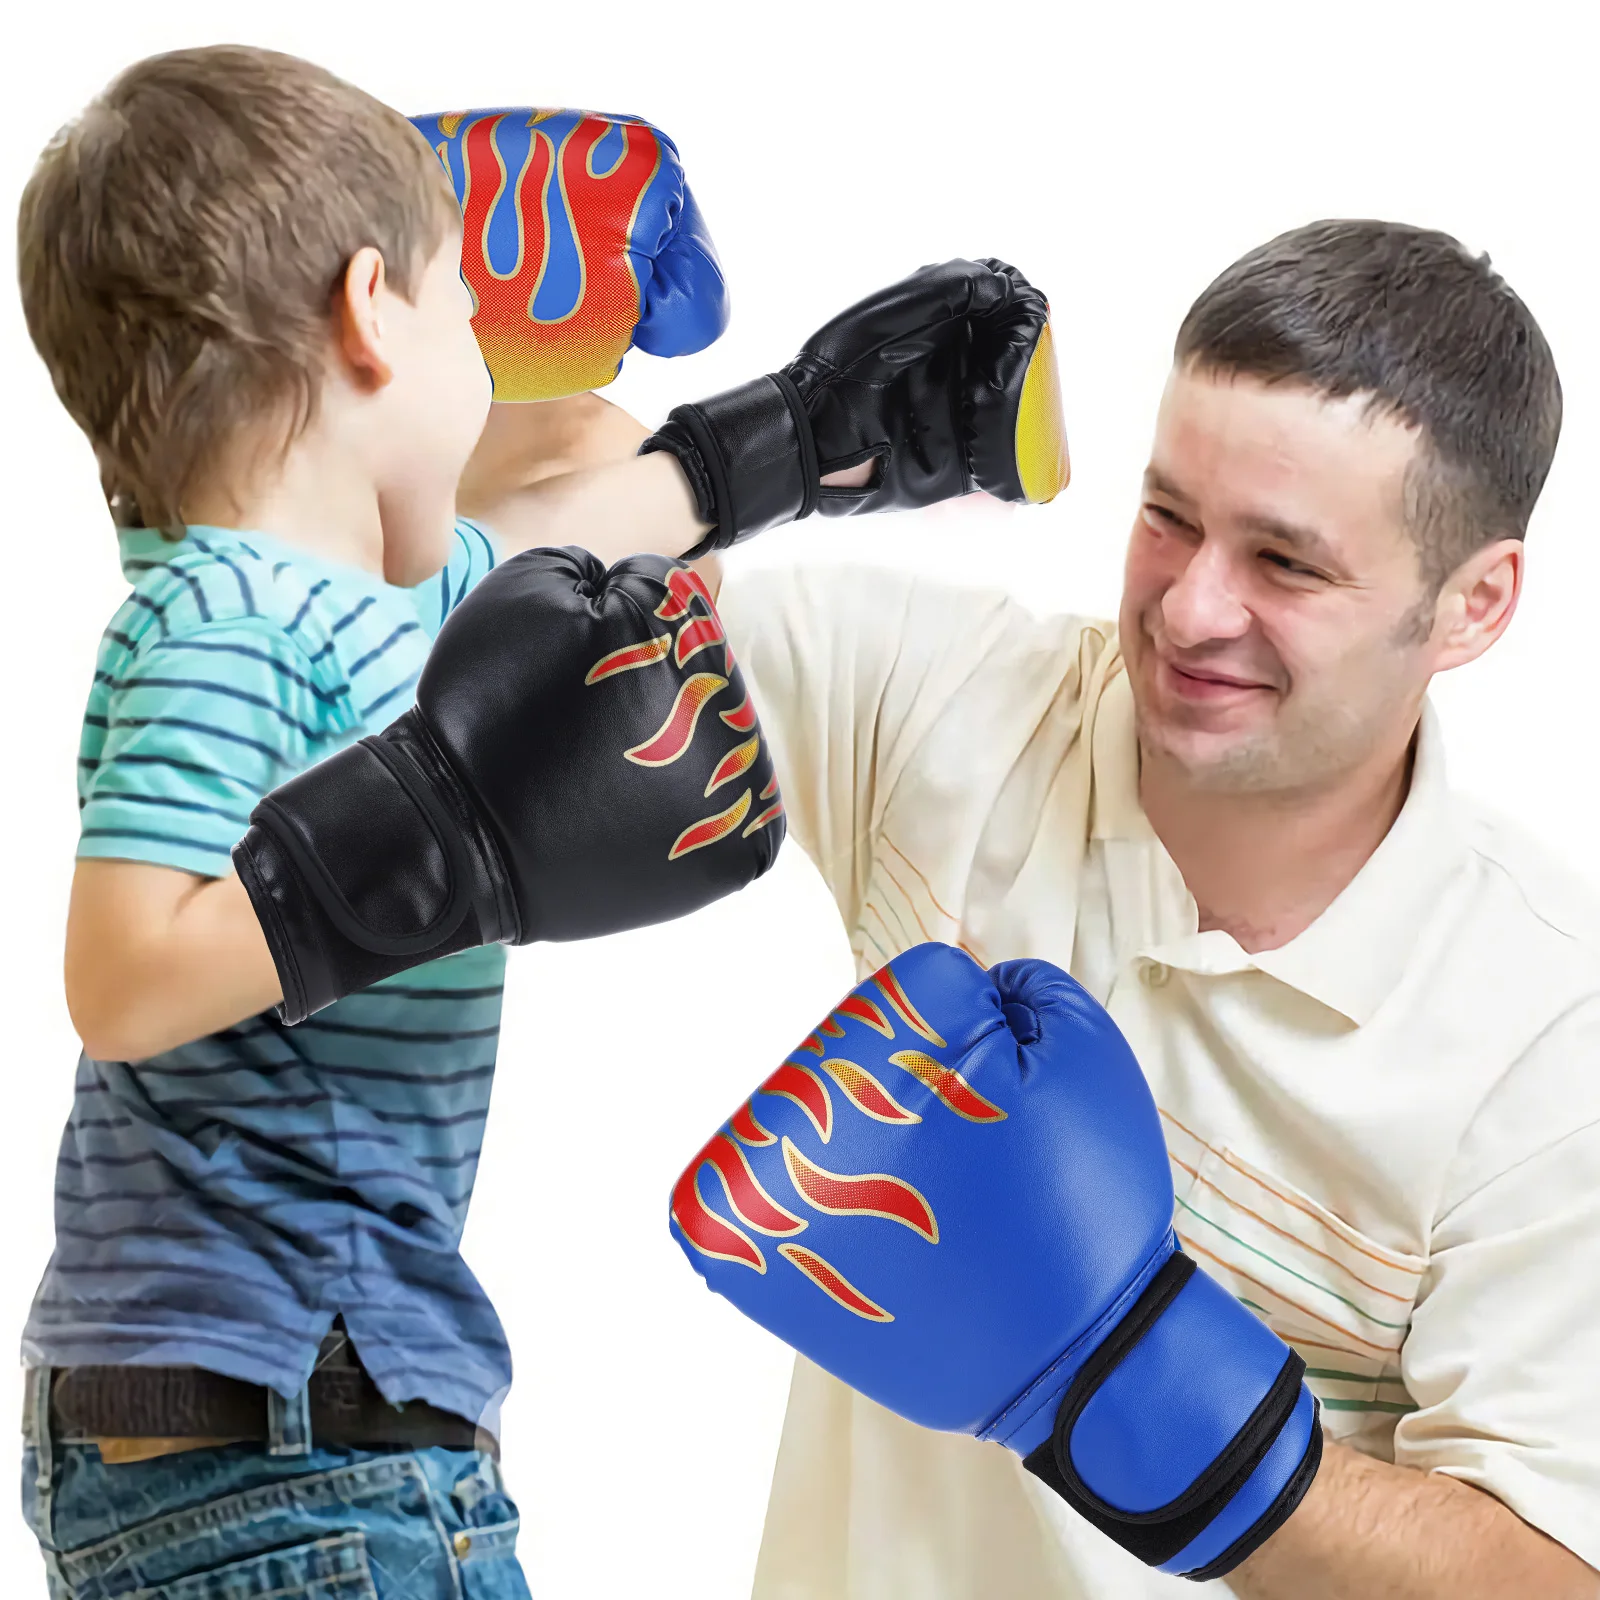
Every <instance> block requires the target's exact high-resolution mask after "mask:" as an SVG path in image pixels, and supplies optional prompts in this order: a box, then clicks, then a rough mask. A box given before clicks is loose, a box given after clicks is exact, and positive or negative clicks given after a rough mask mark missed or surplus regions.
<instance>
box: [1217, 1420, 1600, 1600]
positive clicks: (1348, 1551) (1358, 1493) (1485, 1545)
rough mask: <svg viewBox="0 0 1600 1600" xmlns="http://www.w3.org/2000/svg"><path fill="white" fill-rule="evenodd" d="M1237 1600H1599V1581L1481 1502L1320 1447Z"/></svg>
mask: <svg viewBox="0 0 1600 1600" xmlns="http://www.w3.org/2000/svg"><path fill="white" fill-rule="evenodd" d="M1228 1582H1229V1584H1230V1585H1231V1586H1232V1588H1233V1591H1234V1593H1235V1594H1237V1595H1238V1596H1240V1600H1531V1597H1533V1596H1537V1597H1538V1600H1600V1574H1597V1573H1596V1572H1595V1571H1594V1569H1593V1568H1592V1567H1589V1566H1586V1565H1585V1564H1584V1563H1583V1562H1582V1561H1580V1560H1579V1559H1578V1558H1577V1557H1576V1556H1575V1555H1573V1554H1572V1552H1571V1551H1570V1550H1568V1549H1566V1548H1565V1547H1564V1546H1563V1545H1559V1544H1557V1543H1556V1542H1555V1541H1554V1540H1553V1539H1550V1538H1548V1537H1546V1535H1544V1534H1542V1533H1540V1532H1539V1531H1538V1530H1537V1529H1536V1528H1532V1527H1530V1526H1529V1525H1528V1524H1527V1523H1526V1522H1524V1521H1523V1520H1522V1519H1521V1518H1520V1517H1518V1516H1517V1515H1515V1513H1513V1512H1512V1511H1510V1510H1508V1509H1507V1508H1506V1507H1505V1506H1503V1505H1502V1504H1501V1503H1500V1502H1499V1501H1498V1500H1496V1499H1494V1498H1493V1497H1492V1496H1491V1495H1487V1494H1483V1493H1480V1492H1479V1491H1478V1490H1476V1489H1473V1488H1471V1487H1469V1486H1468V1485H1467V1484H1464V1483H1460V1482H1458V1481H1457V1480H1456V1479H1454V1478H1448V1477H1445V1476H1443V1475H1441V1474H1439V1473H1425V1472H1418V1471H1416V1470H1415V1469H1414V1468H1411V1467H1397V1466H1392V1465H1390V1464H1389V1463H1387V1462H1383V1461H1374V1460H1372V1459H1371V1458H1370V1457H1367V1456H1364V1455H1362V1454H1360V1453H1359V1452H1358V1451H1355V1450H1352V1449H1350V1448H1348V1447H1347V1446H1344V1445H1337V1444H1334V1443H1332V1442H1331V1441H1330V1442H1329V1443H1328V1445H1327V1448H1326V1450H1325V1451H1324V1454H1323V1458H1322V1468H1321V1470H1320V1471H1319V1472H1318V1474H1317V1478H1316V1481H1315V1482H1314V1483H1313V1484H1312V1486H1311V1490H1310V1493H1308V1494H1307V1496H1306V1498H1305V1500H1304V1501H1303V1502H1302V1503H1301V1505H1300V1508H1299V1509H1298V1510H1297V1511H1296V1512H1295V1514H1294V1515H1293V1516H1292V1517H1290V1518H1289V1520H1288V1521H1287V1522H1286V1523H1284V1525H1283V1527H1282V1528H1280V1529H1279V1530H1278V1532H1277V1533H1276V1534H1274V1535H1273V1536H1272V1538H1271V1539H1269V1540H1268V1541H1267V1542H1266V1544H1265V1545H1263V1546H1262V1547H1261V1549H1260V1550H1258V1551H1257V1552H1256V1553H1255V1554H1254V1555H1253V1556H1251V1557H1250V1559H1249V1560H1248V1561H1246V1562H1245V1563H1244V1565H1243V1566H1242V1567H1240V1568H1239V1569H1238V1570H1237V1571H1236V1572H1234V1573H1232V1574H1230V1576H1229V1578H1228Z"/></svg>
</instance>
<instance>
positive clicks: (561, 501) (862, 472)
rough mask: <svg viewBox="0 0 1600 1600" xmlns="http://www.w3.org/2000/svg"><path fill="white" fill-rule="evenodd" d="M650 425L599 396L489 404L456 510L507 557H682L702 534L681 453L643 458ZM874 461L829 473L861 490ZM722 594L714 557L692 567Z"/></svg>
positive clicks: (836, 482) (832, 479)
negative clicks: (550, 550) (574, 551)
mask: <svg viewBox="0 0 1600 1600" xmlns="http://www.w3.org/2000/svg"><path fill="white" fill-rule="evenodd" d="M649 435H650V430H649V429H648V428H646V427H645V426H644V424H643V423H641V422H639V421H637V420H636V419H635V418H634V417H631V416H630V415H629V414H628V413H627V412H626V411H624V410H623V409H622V408H621V407H620V406H616V405H613V404H612V403H611V402H610V401H609V400H604V399H602V398H601V397H600V396H599V395H597V394H579V395H573V396H571V397H570V398H569V399H566V400H545V401H540V402H536V403H530V404H520V405H502V404H496V405H493V406H491V407H490V408H489V420H488V422H487V423H486V424H485V426H484V430H483V434H482V436H481V437H480V438H479V440H478V445H477V448H476V449H475V450H474V451H473V453H472V459H471V460H470V461H469V462H468V463H467V469H466V471H465V472H464V473H463V474H462V478H461V486H460V488H459V489H458V490H457V492H456V507H457V509H458V510H459V511H460V512H461V514H462V515H463V516H466V517H471V518H473V519H474V520H476V521H480V522H482V523H483V524H484V525H485V526H486V527H489V528H491V529H493V531H494V534H495V538H496V541H497V542H498V543H499V545H500V547H501V548H502V550H504V551H505V552H506V553H507V554H508V555H510V554H514V553H515V552H517V551H519V550H531V549H533V548H534V547H535V546H537V545H568V544H575V545H579V546H581V547H582V548H583V549H585V550H589V551H592V552H593V553H594V554H595V555H597V556H598V557H599V558H600V559H601V560H602V561H604V562H605V563H606V565H607V566H610V565H612V564H613V563H614V562H617V561H620V560H622V559H623V557H624V556H631V555H638V554H641V553H645V552H648V553H650V554H652V555H662V556H672V557H674V558H676V557H678V556H681V555H682V554H683V553H684V551H686V550H690V549H692V548H693V547H694V546H695V545H697V544H698V543H699V542H700V541H701V539H703V538H704V537H705V535H706V533H707V531H708V529H709V526H710V525H709V524H708V523H704V522H702V521H700V519H699V516H698V514H697V513H696V511H695V504H694V496H693V495H692V494H691V493H690V490H689V484H688V480H687V479H685V477H684V475H683V468H682V467H681V466H679V464H678V459H677V457H676V456H674V455H672V454H670V453H669V452H667V451H664V450H663V451H658V452H656V453H655V454H653V455H648V456H641V455H639V453H638V450H639V446H640V445H641V444H643V443H644V441H645V440H646V439H647V438H648V437H649ZM872 470H873V464H872V462H870V461H864V462H862V463H861V464H860V465H859V466H855V467H847V468H845V469H844V470H843V471H840V472H830V473H829V474H828V475H827V476H826V477H824V478H822V479H821V480H820V481H821V482H822V483H823V484H825V485H826V486H827V487H829V488H841V489H858V488H860V487H862V486H863V485H864V484H866V483H867V482H868V481H869V480H870V478H871V477H872ZM694 567H695V570H696V571H697V572H699V573H700V575H701V577H702V578H704V579H705V581H706V583H707V585H708V586H709V588H710V590H711V593H712V594H713V595H715V594H716V592H717V589H718V587H719V586H720V585H721V582H722V567H721V563H720V562H719V561H718V560H717V558H716V557H715V556H714V555H707V556H703V557H701V558H700V559H699V560H698V561H696V562H695V563H694Z"/></svg>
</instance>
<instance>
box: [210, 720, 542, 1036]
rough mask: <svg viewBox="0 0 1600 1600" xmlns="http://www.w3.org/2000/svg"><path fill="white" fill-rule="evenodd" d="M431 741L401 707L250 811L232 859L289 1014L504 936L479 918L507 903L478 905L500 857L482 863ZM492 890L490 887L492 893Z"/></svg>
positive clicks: (482, 846)
mask: <svg viewBox="0 0 1600 1600" xmlns="http://www.w3.org/2000/svg"><path fill="white" fill-rule="evenodd" d="M430 743H431V741H430V740H429V738H428V735H427V731H426V729H425V728H423V727H422V725H421V723H420V720H419V719H418V718H417V714H416V713H415V712H414V711H412V712H408V713H406V715H405V716H404V717H402V718H400V719H399V721H398V722H397V723H396V724H395V725H394V726H393V727H391V728H390V729H388V730H386V731H385V732H384V733H382V734H377V735H371V736H369V737H367V738H365V739H362V740H360V741H358V742H357V743H356V744H354V745H352V746H350V748H349V749H347V750H342V751H340V752H339V753H338V754H337V755H334V756H330V757H329V758H328V759H327V760H326V761H321V762H318V763H317V764H316V766H314V767H311V768H308V769H307V770H306V771H305V772H303V773H301V774H300V775H299V776H298V777H296V778H292V779H290V780H289V782H288V783H286V784H284V785H282V786H281V787H280V788H278V789H276V790H274V791H273V792H272V793H271V794H269V795H268V796H266V797H265V798H264V799H263V800H262V801H261V802H260V803H259V804H258V805H257V806H256V808H255V810H254V811H253V812H252V813H251V815H250V823H251V826H250V829H249V831H248V832H247V833H246V834H245V836H244V838H243V839H241V840H240V841H239V843H238V844H237V845H235V846H234V850H233V859H234V864H235V867H236V868H237V870H238V873H239V877H240V880H241V881H242V882H243V884H244V886H245V889H246V891H247V892H248V894H249V895H250V899H251V903H252V905H253V906H254V908H255V911H256V915H257V917H258V919H259V920H260V923H261V927H262V931H263V933H264V934H265V935H266V939H267V944H268V947H269V949H270V950H271V952H272V957H273V961H274V964H275V965H276V966H277V969H278V976H279V979H280V980H281V982H282V984H283V991H284V997H283V1004H282V1005H281V1006H280V1007H279V1015H280V1016H281V1017H282V1018H283V1020H284V1021H285V1022H288V1023H295V1022H301V1021H304V1020H305V1018H306V1017H308V1016H310V1015H311V1014H312V1013H313V1012H314V1011H318V1010H320V1009H321V1008H322V1007H323V1006H325V1005H329V1004H331V1003H332V1002H333V1001H334V1000H336V999H338V998H339V997H340V996H341V995H343V994H348V993H350V992H351V991H352V990H354V989H359V988H365V987H366V986H367V985H368V984H371V983H375V982H377V981H378V980H379V979H380V978H383V977H388V976H391V975H392V974H394V973H396V972H401V971H404V970H405V969H406V968H407V967H410V966H414V965H416V964H417V963H418V962H419V961H422V960H425V959H428V958H430V957H433V956H437V955H445V954H448V953H451V952H453V951H454V950H456V949H459V948H465V947H466V945H467V944H473V943H483V942H488V941H489V940H492V939H494V938H497V937H499V933H500V930H499V929H498V928H497V927H495V926H493V925H489V926H479V924H480V923H484V924H490V923H491V922H492V921H494V922H498V921H501V920H503V916H501V915H500V913H502V912H503V911H504V910H505V909H507V908H504V907H499V906H493V909H492V910H490V915H489V916H485V915H483V914H482V913H483V911H484V910H485V909H488V908H486V907H483V906H480V904H479V902H480V901H482V900H483V898H484V896H483V894H482V889H483V887H484V885H485V884H486V883H487V884H493V883H495V882H496V881H497V874H498V872H499V869H498V866H497V864H496V863H495V862H494V861H493V860H490V861H486V862H485V863H484V864H483V866H482V867H480V865H479V863H477V862H475V861H474V860H473V857H472V851H471V849H470V848H469V845H468V842H467V841H468V839H469V838H471V839H472V841H473V843H474V844H475V846H476V848H477V849H478V850H479V851H480V852H482V851H488V852H490V854H491V856H493V855H494V847H493V844H492V841H490V840H488V839H487V838H486V837H485V836H483V835H482V832H481V830H480V829H478V828H477V827H476V825H475V824H474V822H473V821H472V819H471V813H470V810H469V808H468V807H467V806H466V804H465V801H464V799H463V798H462V797H461V796H459V795H458V794H456V793H454V789H455V786H454V782H453V779H451V777H450V775H449V773H448V769H446V768H445V766H444V764H443V762H442V761H440V760H438V759H437V757H436V756H434V757H433V759H430V754H431V752H430V751H429V749H428V746H429V744H430ZM451 800H454V801H455V802H456V803H455V804H454V805H453V806H452V805H451V804H450V803H449V802H450V801H451ZM453 812H454V813H458V814H452V813H453ZM485 869H487V870H485ZM497 899H498V896H495V895H493V894H492V892H491V896H490V901H491V905H493V901H494V900H497ZM475 909H476V910H478V911H479V913H480V914H479V915H478V916H476V917H473V916H472V915H471V914H472V913H473V912H474V910H475ZM469 919H470V920H471V922H472V927H471V928H470V929H468V930H467V936H466V937H465V938H458V937H457V935H458V934H460V933H461V931H462V929H463V925H464V924H466V923H467V922H468V921H469ZM513 920H514V919H513Z"/></svg>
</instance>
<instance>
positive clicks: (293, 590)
mask: <svg viewBox="0 0 1600 1600" xmlns="http://www.w3.org/2000/svg"><path fill="white" fill-rule="evenodd" d="M122 570H123V573H124V575H125V576H126V577H127V579H128V581H129V584H130V586H131V592H130V593H129V596H128V598H127V600H126V601H125V602H124V603H123V605H122V607H121V609H120V611H119V613H118V617H117V620H116V622H114V623H113V629H114V630H115V631H116V632H118V633H120V634H122V636H123V638H124V639H125V640H127V641H128V642H131V643H138V644H145V645H148V644H153V643H155V642H157V641H159V640H164V639H171V638H178V637H188V636H191V635H194V634H200V633H206V632H212V631H225V632H226V631H237V632H240V633H257V634H261V635H281V636H282V637H283V639H284V640H285V642H286V644H287V645H288V647H289V648H290V649H292V650H294V651H297V652H300V653H303V654H305V655H306V656H307V657H308V658H316V657H318V656H319V654H320V655H331V654H333V653H334V651H332V650H328V649H326V646H328V645H329V644H330V643H331V642H332V641H334V640H336V639H337V638H338V637H339V635H340V634H342V633H343V632H345V631H346V630H347V629H348V628H350V627H351V626H352V625H353V624H354V623H355V622H356V621H357V620H359V615H360V613H361V612H362V611H365V610H368V609H371V608H373V607H377V606H380V605H381V604H382V602H383V600H384V598H385V595H384V591H385V589H386V585H384V584H383V583H382V582H381V581H379V580H377V579H374V578H368V577H367V576H366V575H365V574H362V573H359V572H357V571H355V570H354V569H348V568H339V567H335V566H333V565H332V564H330V563H324V562H319V561H317V560H315V559H314V558H312V557H309V556H306V557H302V556H300V555H299V554H298V553H297V552H289V551H285V550H284V549H283V548H282V547H281V546H279V545H277V544H269V543H268V542H267V541H265V540H262V539H258V538H256V539H253V538H251V537H250V536H249V535H245V534H234V533H223V532H222V531H220V530H213V529H204V530H191V531H190V532H189V534H188V535H187V536H186V537H185V538H184V539H182V540H179V541H169V540H166V539H165V538H163V536H162V535H160V534H158V533H154V532H153V531H151V530H149V529H132V530H125V531H124V533H123V536H122ZM352 613H354V615H352Z"/></svg>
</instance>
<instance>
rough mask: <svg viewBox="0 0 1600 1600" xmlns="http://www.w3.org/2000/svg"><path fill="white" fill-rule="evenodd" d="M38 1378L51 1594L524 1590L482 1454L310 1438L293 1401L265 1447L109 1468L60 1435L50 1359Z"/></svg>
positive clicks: (41, 1523)
mask: <svg viewBox="0 0 1600 1600" xmlns="http://www.w3.org/2000/svg"><path fill="white" fill-rule="evenodd" d="M28 1381H29V1383H30V1384H31V1385H32V1386H33V1391H34V1400H35V1403H34V1406H33V1416H34V1418H35V1423H34V1427H33V1430H32V1435H31V1437H28V1438H27V1439H25V1441H24V1451H23V1466H22V1505H23V1512H24V1515H25V1516H26V1517H27V1519H28V1524H29V1526H30V1527H31V1528H32V1529H33V1531H34V1534H35V1536H36V1537H37V1538H38V1540H39V1545H40V1548H41V1549H42V1550H43V1552H44V1559H45V1568H46V1571H47V1573H48V1575H49V1594H50V1596H51V1600H113V1597H117V1596H126V1595H134V1594H138V1595H139V1596H140V1600H156V1597H158V1596H159V1597H160V1600H268V1597H270V1600H528V1586H527V1584H526V1582H525V1581H524V1579H523V1576H522V1570H521V1568H520V1567H519V1566H518V1564H517V1558H516V1540H517V1508H516V1506H515V1505H514V1504H513V1503H512V1501H511V1500H510V1499H509V1497H508V1496H507V1495H506V1492H505V1489H504V1487H503V1486H502V1484H501V1480H500V1472H499V1468H498V1467H497V1466H496V1464H495V1462H494V1460H493V1459H492V1458H491V1457H490V1456H488V1455H486V1454H482V1453H480V1452H476V1451H470V1450H440V1449H421V1450H410V1451H404V1452H400V1451H374V1450H352V1449H342V1448H340V1449H311V1448H307V1439H306V1430H305V1428H304V1423H305V1420H306V1416H305V1412H304V1408H303V1405H302V1404H300V1403H297V1402H296V1401H289V1402H285V1403H283V1404H274V1406H273V1407H272V1418H271V1426H272V1440H271V1443H270V1445H256V1444H239V1445H225V1446H222V1447H220V1448H214V1449H200V1450H188V1451H183V1452H181V1453H180V1454H177V1455H168V1456H158V1457H156V1458H155V1459H154V1460H151V1461H140V1462H132V1463H129V1464H127V1465H117V1466H107V1465H106V1464H105V1463H104V1462H102V1461H101V1459H100V1451H99V1448H98V1447H97V1446H95V1445H93V1444H88V1443H79V1442H74V1441H73V1440H71V1439H67V1438H63V1437H62V1436H61V1435H60V1434H59V1433H52V1430H51V1429H50V1426H49V1421H48V1419H49V1414H50V1413H49V1405H48V1394H49V1391H48V1381H49V1372H48V1369H47V1368H40V1369H36V1370H33V1371H30V1372H29V1373H28Z"/></svg>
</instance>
